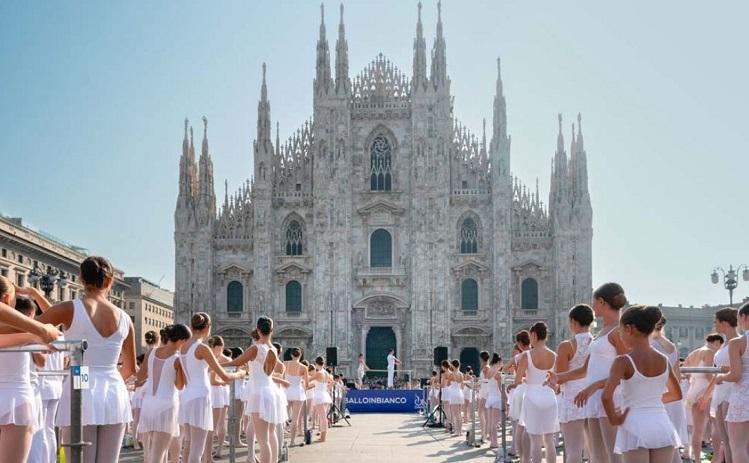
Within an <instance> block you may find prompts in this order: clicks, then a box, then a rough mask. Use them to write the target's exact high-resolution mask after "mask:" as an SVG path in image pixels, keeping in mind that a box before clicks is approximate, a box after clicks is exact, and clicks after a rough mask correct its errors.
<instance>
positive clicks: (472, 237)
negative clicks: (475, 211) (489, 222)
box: [460, 217, 479, 254]
mask: <svg viewBox="0 0 749 463" xmlns="http://www.w3.org/2000/svg"><path fill="white" fill-rule="evenodd" d="M478 250H479V232H478V227H477V226H476V221H475V220H473V219H472V218H470V217H468V218H466V219H465V220H463V223H462V224H461V225H460V253H461V254H476V253H477V252H478Z"/></svg>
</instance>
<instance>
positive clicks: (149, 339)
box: [130, 330, 159, 449]
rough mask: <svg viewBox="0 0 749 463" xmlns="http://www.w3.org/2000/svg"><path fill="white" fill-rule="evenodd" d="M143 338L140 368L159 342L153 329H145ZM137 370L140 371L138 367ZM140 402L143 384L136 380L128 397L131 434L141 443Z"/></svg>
mask: <svg viewBox="0 0 749 463" xmlns="http://www.w3.org/2000/svg"><path fill="white" fill-rule="evenodd" d="M143 339H144V340H145V341H146V352H145V353H144V354H143V358H142V360H140V365H139V368H141V369H142V367H143V365H145V364H146V363H147V362H148V355H149V354H150V353H151V351H152V350H153V349H154V348H156V347H157V345H158V344H159V336H158V334H157V333H156V331H154V330H149V331H146V333H145V334H144V335H143ZM139 358H140V357H139ZM138 371H140V369H139V370H138ZM143 381H145V377H144V378H143ZM142 403H143V384H142V383H138V382H137V381H136V383H135V390H133V396H132V398H131V399H130V408H131V409H132V411H133V429H132V435H133V437H134V438H135V440H136V441H137V442H140V443H141V445H142V444H143V438H142V437H141V436H139V435H138V421H139V420H140V407H141V404H142ZM144 449H145V448H144Z"/></svg>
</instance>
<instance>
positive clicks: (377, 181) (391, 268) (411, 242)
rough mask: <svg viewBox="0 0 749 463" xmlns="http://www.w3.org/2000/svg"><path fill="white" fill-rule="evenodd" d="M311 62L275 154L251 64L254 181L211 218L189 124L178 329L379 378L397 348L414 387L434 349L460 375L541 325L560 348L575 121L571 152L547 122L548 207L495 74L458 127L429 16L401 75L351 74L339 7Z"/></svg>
mask: <svg viewBox="0 0 749 463" xmlns="http://www.w3.org/2000/svg"><path fill="white" fill-rule="evenodd" d="M323 16H324V15H323ZM316 53H317V60H316V76H315V79H314V82H313V103H314V105H313V107H314V110H313V114H312V117H311V118H310V119H309V120H308V121H307V122H304V124H302V126H301V127H300V128H299V129H298V130H297V131H296V132H294V133H293V134H292V135H291V136H290V137H289V138H288V139H287V140H285V141H283V142H282V141H281V139H280V135H279V133H278V128H276V133H275V137H273V136H272V135H271V127H272V122H271V111H270V109H271V107H270V102H269V100H268V93H267V87H266V85H267V84H266V69H265V64H263V67H262V72H263V80H262V87H261V89H260V99H259V103H258V107H257V134H256V138H255V141H254V143H253V165H254V172H252V173H248V174H250V179H249V180H248V181H247V182H246V184H244V185H243V186H242V187H240V188H239V189H238V190H237V191H236V192H233V193H232V194H229V193H228V192H227V193H226V195H225V196H224V198H223V201H221V200H219V201H218V202H219V204H218V205H217V200H216V196H215V189H214V178H213V161H212V158H211V152H210V149H209V146H208V137H207V121H206V119H205V118H203V122H204V127H203V141H202V147H201V153H200V157H199V159H196V153H195V147H194V145H193V134H192V128H191V127H188V122H187V121H185V135H184V140H183V144H182V156H181V159H180V177H179V196H178V198H177V206H176V211H175V235H174V236H175V248H176V278H175V280H176V295H175V310H176V317H177V319H181V320H186V319H187V318H189V316H190V314H191V313H193V312H195V311H201V310H202V311H208V312H210V313H211V314H212V315H213V318H214V332H215V333H218V334H222V335H223V336H224V337H225V338H226V339H227V341H228V344H230V345H232V344H233V345H247V344H248V343H249V332H250V330H251V329H252V327H253V320H254V319H255V318H256V317H257V316H259V315H261V314H268V315H270V316H271V317H273V319H274V320H275V322H276V330H275V338H276V339H277V340H279V341H280V342H281V343H283V344H284V345H286V346H301V347H303V348H304V349H305V351H306V355H307V357H310V356H314V355H318V354H321V353H323V352H324V350H325V347H328V346H337V347H338V348H339V353H338V357H339V362H340V363H341V365H342V366H343V367H344V368H348V367H349V366H351V365H352V364H353V363H354V362H355V359H356V356H357V354H359V353H360V352H364V353H365V354H366V356H367V362H368V364H369V365H370V367H373V368H383V367H384V365H385V357H386V355H387V351H388V349H389V348H390V347H394V348H395V349H396V354H397V355H398V357H399V358H400V359H401V360H402V361H403V366H402V368H403V369H405V370H414V371H415V373H414V374H415V375H417V376H421V375H424V374H426V373H427V372H428V370H429V369H430V368H431V365H432V356H433V348H434V347H436V346H448V347H449V349H450V356H451V357H454V358H460V359H462V360H463V362H464V363H467V364H472V363H476V359H477V356H478V352H479V351H480V350H482V349H495V350H501V351H502V352H507V349H508V348H509V346H510V344H511V338H512V332H513V330H515V329H519V328H521V327H527V326H528V325H530V323H532V322H533V321H536V320H545V321H546V322H547V323H548V324H549V325H550V327H551V330H552V333H553V335H555V336H556V337H559V336H562V335H563V334H564V333H563V332H564V331H565V330H566V326H567V322H566V310H567V309H568V308H569V307H570V306H571V305H572V304H573V303H575V302H578V301H589V300H590V292H591V240H592V225H591V224H592V210H591V205H590V197H589V193H588V181H587V167H586V154H585V149H584V147H583V135H582V130H581V127H580V116H578V123H577V127H574V125H573V127H572V140H571V144H570V145H569V147H568V149H567V148H566V146H565V143H564V140H563V136H562V120H561V116H559V134H558V135H557V144H556V152H555V153H554V155H553V161H552V170H551V186H550V194H549V200H548V203H544V201H542V200H541V197H540V195H539V193H538V183H537V182H536V186H535V189H531V188H527V187H526V186H525V185H524V184H523V183H521V182H520V180H518V179H516V178H515V177H513V175H512V171H511V162H510V160H511V158H510V136H509V135H508V132H507V114H506V104H505V97H504V93H503V89H502V79H501V76H500V75H499V74H498V75H497V81H496V95H495V97H494V103H493V120H492V124H491V126H490V127H489V128H488V129H489V131H490V133H489V134H487V133H486V132H487V128H486V124H484V127H483V128H482V131H481V133H480V134H479V135H474V134H473V133H472V132H471V131H470V130H469V129H468V128H467V127H465V126H464V125H462V124H461V123H460V121H459V119H458V118H457V115H456V114H454V112H453V104H452V101H453V96H452V95H451V93H450V79H449V77H448V73H447V54H446V41H445V37H444V35H443V24H442V19H441V17H440V18H439V19H438V22H437V32H436V38H435V39H434V45H433V47H432V50H431V55H429V58H430V59H429V61H430V63H429V66H427V57H428V55H427V49H426V42H425V39H424V36H423V31H422V24H421V5H419V16H418V19H417V22H416V37H415V39H414V43H413V64H412V75H411V76H410V77H409V76H407V75H406V74H404V73H403V72H402V71H400V70H399V69H398V68H397V67H396V66H395V65H394V64H393V63H391V62H390V61H389V60H388V59H387V58H385V56H383V55H382V54H380V55H378V56H377V57H375V59H374V60H373V61H372V62H371V64H369V65H368V66H367V67H366V68H364V69H363V70H362V71H361V72H360V73H359V74H358V75H357V76H355V77H351V76H350V75H349V69H348V44H347V42H346V36H345V29H344V24H343V7H341V22H340V24H339V26H338V38H337V41H336V44H335V63H334V65H333V64H332V63H331V58H330V54H331V53H330V50H329V46H328V40H327V38H326V30H325V23H324V20H323V21H322V22H321V24H320V36H319V39H318V42H317V51H316ZM497 65H498V72H499V60H497ZM488 137H490V138H489V139H488ZM221 203H222V204H221Z"/></svg>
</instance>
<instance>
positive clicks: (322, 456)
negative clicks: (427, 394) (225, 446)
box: [120, 414, 561, 463]
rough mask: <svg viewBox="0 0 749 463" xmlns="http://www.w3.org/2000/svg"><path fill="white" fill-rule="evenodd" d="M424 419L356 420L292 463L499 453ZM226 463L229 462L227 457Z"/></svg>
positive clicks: (138, 457)
mask: <svg viewBox="0 0 749 463" xmlns="http://www.w3.org/2000/svg"><path fill="white" fill-rule="evenodd" d="M423 421H424V418H422V417H421V416H418V415H415V414H359V415H352V417H351V424H352V426H351V427H349V426H348V425H346V423H345V422H343V425H342V426H340V425H337V426H335V427H334V428H332V429H330V430H329V432H328V440H327V442H324V443H319V442H316V440H317V439H318V438H317V436H315V437H314V441H315V442H313V443H312V444H311V445H307V446H303V447H300V446H295V447H292V448H291V449H290V450H289V463H297V462H304V463H323V462H324V463H369V462H377V463H401V462H403V463H417V462H435V463H437V462H460V461H469V460H472V461H477V462H486V463H491V462H493V461H494V456H495V452H494V451H493V450H489V449H488V448H487V446H486V445H485V446H484V447H482V448H471V447H468V446H467V445H466V444H465V443H464V440H463V439H460V438H457V437H450V436H448V435H447V433H445V432H444V430H443V429H439V428H423V429H422V427H421V425H422V423H423ZM237 456H238V457H237V462H240V463H244V462H245V461H246V458H247V457H246V456H247V452H246V449H238V452H237ZM120 461H121V462H126V463H136V462H142V461H143V457H142V453H141V452H135V451H132V450H129V451H126V452H125V451H124V452H123V454H122V456H121V458H120ZM216 461H220V462H221V463H224V462H228V461H229V459H228V457H226V458H223V459H221V460H216ZM559 461H560V462H561V459H560V460H559Z"/></svg>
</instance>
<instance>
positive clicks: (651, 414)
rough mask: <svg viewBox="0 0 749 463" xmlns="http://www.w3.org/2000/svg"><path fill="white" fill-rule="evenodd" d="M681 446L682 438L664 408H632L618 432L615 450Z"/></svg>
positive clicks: (619, 451)
mask: <svg viewBox="0 0 749 463" xmlns="http://www.w3.org/2000/svg"><path fill="white" fill-rule="evenodd" d="M679 446H681V439H679V435H678V433H677V432H676V429H674V425H673V424H672V423H671V420H670V419H669V418H668V414H667V413H666V410H665V409H664V408H652V409H651V408H632V409H630V411H629V414H627V418H626V419H625V420H624V423H622V424H621V425H620V426H619V428H618V430H617V432H616V442H615V444H614V452H615V453H619V454H621V453H624V452H628V451H630V450H635V449H638V448H644V449H659V448H662V447H679Z"/></svg>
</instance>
